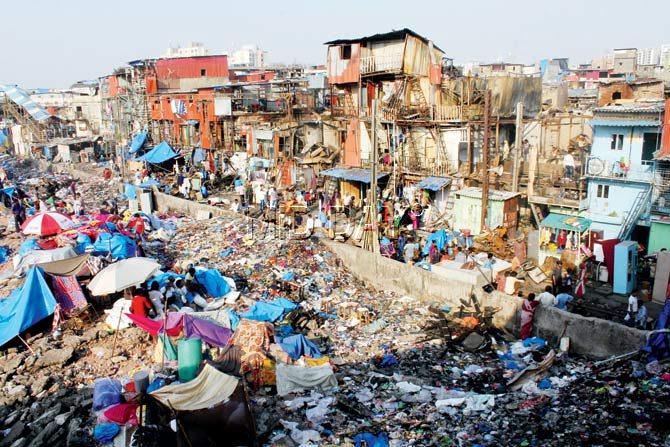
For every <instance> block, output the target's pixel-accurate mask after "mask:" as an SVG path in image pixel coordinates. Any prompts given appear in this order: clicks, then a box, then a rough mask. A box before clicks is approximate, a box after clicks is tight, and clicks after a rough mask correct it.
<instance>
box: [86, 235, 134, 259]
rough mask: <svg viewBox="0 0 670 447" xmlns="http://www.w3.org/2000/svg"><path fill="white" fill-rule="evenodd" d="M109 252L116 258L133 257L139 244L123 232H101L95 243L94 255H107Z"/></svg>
mask: <svg viewBox="0 0 670 447" xmlns="http://www.w3.org/2000/svg"><path fill="white" fill-rule="evenodd" d="M109 253H111V254H112V258H114V259H126V258H132V257H133V256H135V255H136V253H137V244H136V243H135V241H134V240H132V239H131V238H129V237H127V236H124V235H122V234H114V235H112V234H110V233H100V235H98V239H96V241H95V244H93V255H95V256H106V255H107V254H109Z"/></svg>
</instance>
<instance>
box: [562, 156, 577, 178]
mask: <svg viewBox="0 0 670 447" xmlns="http://www.w3.org/2000/svg"><path fill="white" fill-rule="evenodd" d="M563 172H564V176H565V178H568V179H570V180H572V179H573V176H574V175H575V158H574V157H573V156H572V154H571V153H570V152H566V153H565V155H564V156H563Z"/></svg>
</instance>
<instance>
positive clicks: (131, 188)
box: [123, 183, 137, 199]
mask: <svg viewBox="0 0 670 447" xmlns="http://www.w3.org/2000/svg"><path fill="white" fill-rule="evenodd" d="M123 195H125V196H126V198H127V199H137V192H136V191H135V185H131V184H130V183H125V184H124V190H123Z"/></svg>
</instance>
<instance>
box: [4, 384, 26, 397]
mask: <svg viewBox="0 0 670 447" xmlns="http://www.w3.org/2000/svg"><path fill="white" fill-rule="evenodd" d="M27 395H28V390H27V389H26V386H25V385H15V386H13V387H11V388H10V389H9V390H8V391H7V396H8V397H10V398H12V399H23V398H24V397H26V396H27Z"/></svg>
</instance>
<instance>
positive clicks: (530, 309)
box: [520, 293, 540, 340]
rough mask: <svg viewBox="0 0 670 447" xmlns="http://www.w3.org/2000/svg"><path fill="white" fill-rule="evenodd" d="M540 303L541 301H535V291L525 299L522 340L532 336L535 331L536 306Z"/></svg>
mask: <svg viewBox="0 0 670 447" xmlns="http://www.w3.org/2000/svg"><path fill="white" fill-rule="evenodd" d="M539 305H540V303H539V301H535V294H534V293H529V294H528V297H527V298H526V299H525V300H523V304H522V305H521V334H520V337H521V340H525V339H527V338H528V337H530V334H531V332H532V331H533V315H535V308H536V307H537V306H539Z"/></svg>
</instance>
